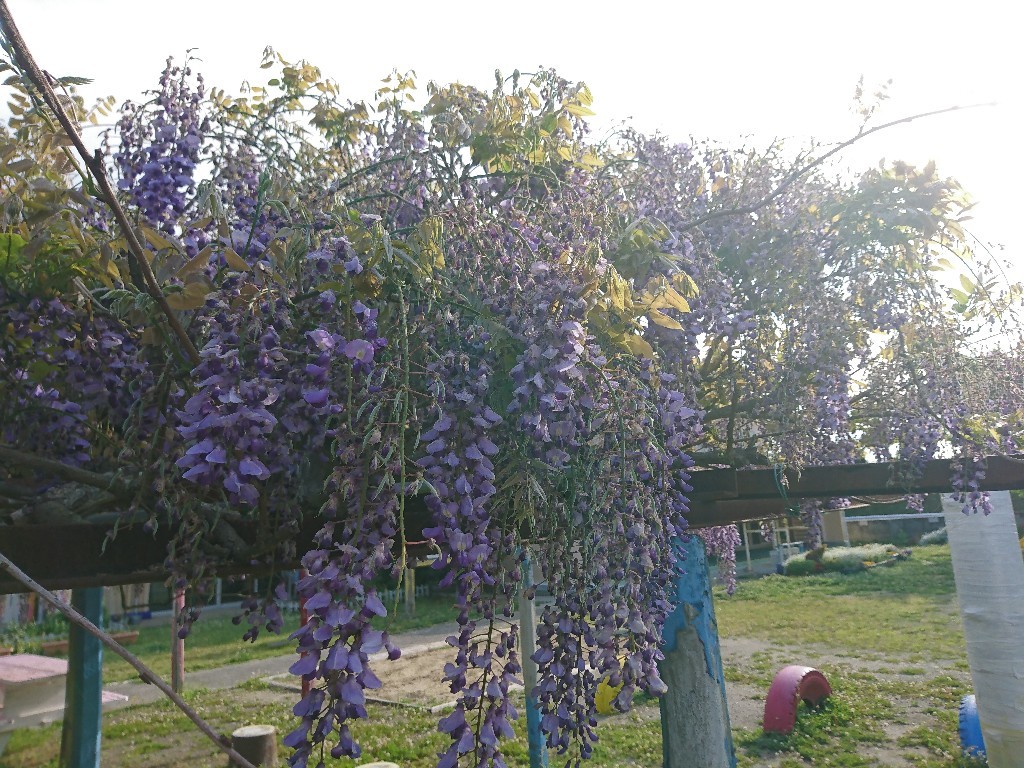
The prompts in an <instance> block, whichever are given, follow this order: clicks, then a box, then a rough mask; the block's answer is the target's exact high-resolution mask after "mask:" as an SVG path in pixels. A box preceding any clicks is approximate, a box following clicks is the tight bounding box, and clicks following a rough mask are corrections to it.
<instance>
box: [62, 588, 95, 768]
mask: <svg viewBox="0 0 1024 768" xmlns="http://www.w3.org/2000/svg"><path fill="white" fill-rule="evenodd" d="M71 604H72V606H74V608H75V609H76V610H78V611H79V612H80V613H81V614H82V615H84V616H85V617H86V618H87V619H89V621H91V622H92V623H93V624H95V625H96V626H102V622H103V588H102V587H91V588H89V589H75V590H72V592H71ZM102 688H103V644H102V643H100V641H99V640H98V639H96V638H95V637H93V636H92V635H90V634H89V633H87V632H86V631H85V630H83V629H81V628H80V627H77V626H75V625H73V624H72V625H71V635H70V638H69V639H68V677H67V683H66V685H65V694H64V726H63V731H62V733H61V740H60V768H99V765H100V715H101V707H102V695H103V693H102Z"/></svg>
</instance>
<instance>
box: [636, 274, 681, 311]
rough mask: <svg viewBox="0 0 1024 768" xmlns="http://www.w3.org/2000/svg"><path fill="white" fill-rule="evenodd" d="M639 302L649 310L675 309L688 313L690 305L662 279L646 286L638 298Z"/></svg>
mask: <svg viewBox="0 0 1024 768" xmlns="http://www.w3.org/2000/svg"><path fill="white" fill-rule="evenodd" d="M640 300H641V301H642V302H643V303H644V304H646V305H647V306H648V307H650V308H651V309H677V310H679V311H680V312H689V311H690V305H689V304H688V303H687V301H686V299H684V298H683V297H682V296H681V295H680V294H679V292H678V291H677V290H676V289H675V288H673V287H672V286H671V285H669V284H668V282H667V281H666V280H665V279H664V278H657V279H655V280H652V281H651V282H650V283H648V284H647V288H646V289H645V290H644V292H643V294H641V296H640Z"/></svg>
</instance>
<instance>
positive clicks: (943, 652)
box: [0, 546, 977, 768]
mask: <svg viewBox="0 0 1024 768" xmlns="http://www.w3.org/2000/svg"><path fill="white" fill-rule="evenodd" d="M428 606H429V607H428ZM418 609H419V610H418V614H417V617H416V619H414V620H412V622H409V623H406V622H405V621H404V620H397V621H396V622H395V625H394V626H393V627H392V628H393V629H396V630H398V631H401V629H404V628H410V627H411V626H415V625H422V624H424V623H432V622H433V621H434V620H450V618H451V612H450V610H449V606H448V605H447V601H445V600H443V599H437V598H430V599H426V600H423V601H418ZM716 611H717V613H718V618H719V624H720V631H721V635H722V637H723V639H724V640H725V641H726V642H727V644H728V639H729V638H738V639H743V640H745V641H747V642H748V644H749V641H758V643H757V645H755V647H761V648H762V650H758V651H756V652H754V653H752V654H750V655H749V656H747V657H746V658H745V659H744V660H743V661H742V662H741V663H737V662H736V661H735V659H733V660H732V661H731V662H727V665H726V678H727V680H729V681H730V682H732V683H737V684H743V685H747V686H750V687H752V688H753V689H756V690H760V691H764V692H766V691H767V686H768V684H769V683H770V681H771V679H772V676H773V675H774V672H775V671H776V670H777V669H778V668H779V667H780V666H781V665H782V664H784V663H794V662H800V661H801V660H803V659H804V658H806V657H808V656H811V657H814V656H817V657H819V658H822V659H826V660H825V661H823V662H822V663H821V664H820V666H821V668H822V670H823V671H824V672H825V673H826V675H827V676H828V678H829V680H830V681H831V683H832V686H833V689H834V693H833V696H832V697H831V698H830V699H828V700H827V701H826V703H825V705H824V706H823V707H822V708H820V709H818V710H807V709H806V707H805V706H804V705H801V713H800V716H799V718H798V720H797V728H796V730H795V731H794V733H793V734H791V735H788V736H776V735H766V734H764V733H763V732H762V731H761V729H760V728H746V729H744V728H739V727H734V731H733V735H734V739H735V744H736V752H737V757H738V760H739V766H740V768H806V767H807V766H837V767H838V768H888V767H889V766H913V767H914V768H967V767H968V766H973V765H977V763H972V762H970V761H967V760H965V759H964V758H963V757H960V756H959V755H958V754H957V753H958V749H957V735H956V707H957V704H958V702H959V699H960V697H961V696H963V695H964V694H966V693H968V692H970V683H969V680H968V678H967V676H966V674H964V671H963V670H964V669H965V668H966V665H965V663H964V652H963V634H962V630H961V629H960V624H959V617H958V615H957V612H956V610H955V592H954V586H953V577H952V568H951V564H950V560H949V550H948V548H947V547H945V546H941V547H925V548H918V549H915V550H914V554H913V557H912V558H911V559H910V560H908V561H906V562H902V563H899V564H897V565H895V566H893V567H891V568H878V569H872V570H869V571H866V572H861V573H856V574H851V575H838V574H828V575H818V576H807V577H778V576H771V577H767V578H765V579H761V580H757V581H748V582H742V583H741V584H740V588H739V591H738V592H737V594H736V595H735V596H734V597H731V598H729V597H725V596H724V595H720V594H718V595H716ZM207 619H210V621H208V622H207V623H206V625H205V629H204V627H203V622H204V621H206V619H204V620H203V621H200V623H199V624H197V625H196V630H195V635H194V637H193V638H192V639H191V641H190V642H191V644H192V647H191V648H190V650H189V651H188V658H189V659H190V664H203V665H208V666H213V665H216V664H222V663H225V662H227V661H229V660H231V659H232V658H236V657H237V654H238V653H239V650H238V648H239V643H238V642H237V636H238V629H237V628H236V627H234V626H233V625H231V624H230V621H229V619H228V618H226V617H216V618H214V617H207ZM156 631H157V633H158V635H159V636H157V635H154V636H153V637H152V639H149V638H148V637H147V635H146V634H144V635H143V636H141V637H140V642H139V644H138V645H137V646H136V647H137V649H138V650H140V651H142V652H143V655H144V656H145V657H146V658H148V659H151V660H152V661H153V662H154V666H155V667H156V668H157V669H158V670H160V669H163V668H162V667H161V666H160V665H161V663H164V664H165V663H166V662H161V659H162V658H164V657H165V655H166V648H167V643H168V642H169V640H168V638H169V629H168V628H167V627H161V628H158V629H157V630H156ZM161 643H162V644H163V645H161ZM762 643H763V645H762ZM808 644H810V646H811V647H813V648H814V649H817V650H816V651H814V652H812V651H811V650H809V649H808ZM280 652H281V648H280V647H277V648H274V647H271V646H270V645H269V644H268V643H266V641H264V640H261V641H260V642H258V643H257V644H256V645H255V646H251V648H250V650H248V651H247V653H248V654H257V655H269V654H272V653H280ZM826 652H827V654H830V655H825V654H826ZM819 654H820V655H819ZM247 658H255V656H248V657H247ZM164 668H165V667H164ZM116 676H117V675H114V677H116ZM187 696H188V699H189V700H190V702H191V703H192V704H193V706H195V707H196V708H197V709H198V710H199V711H200V713H201V714H202V715H203V716H204V717H206V718H208V719H209V720H210V721H211V722H212V723H213V724H214V726H215V727H217V728H218V729H221V730H222V731H230V730H231V729H233V728H234V727H236V726H238V725H241V724H245V723H254V722H259V723H271V724H274V725H276V726H277V727H278V729H279V731H280V733H281V734H282V735H283V734H285V733H287V732H288V731H290V730H291V729H292V728H293V727H294V718H293V717H292V715H291V713H290V707H291V704H292V703H294V698H295V697H294V694H290V693H288V692H284V691H279V690H274V689H271V688H269V687H267V686H266V685H265V684H263V683H261V682H258V681H254V682H251V683H247V684H245V685H243V686H240V687H239V688H235V689H233V690H223V691H205V690H198V691H190V692H189V693H188V694H187ZM520 697H521V694H520ZM520 704H521V698H520ZM368 709H369V713H370V721H369V722H367V723H360V724H359V725H358V726H356V735H357V738H358V739H359V741H360V743H361V744H362V745H363V748H364V755H366V757H364V758H363V759H362V760H361V761H357V764H358V762H368V761H372V760H389V761H393V762H395V763H397V764H398V765H400V766H401V767H402V768H432V766H433V765H434V763H435V761H436V754H437V752H438V751H439V750H440V749H441V748H442V747H443V746H444V745H445V743H446V741H447V738H446V737H445V736H444V735H443V734H440V733H438V731H437V717H436V716H433V715H430V714H427V713H426V712H423V711H417V710H413V709H406V708H395V707H383V706H378V705H371V706H370V707H369V708H368ZM734 725H735V723H734ZM524 728H525V723H524V722H523V721H522V720H520V721H519V722H518V723H517V724H516V733H517V739H516V740H515V741H514V742H512V743H509V744H508V746H507V751H506V755H507V758H508V764H509V765H510V766H515V768H522V767H524V766H526V765H528V759H527V754H526V742H525V736H524ZM598 732H599V734H600V742H599V744H598V745H597V747H596V749H595V754H594V759H593V760H592V761H591V762H590V765H591V766H593V767H594V768H619V767H621V766H624V767H627V768H630V767H636V768H641V767H642V768H660V766H661V725H660V721H659V711H658V706H657V703H655V702H653V701H651V700H649V699H646V698H643V697H640V698H638V700H637V702H636V704H635V706H634V710H633V712H631V713H629V714H626V715H616V716H613V717H607V718H603V720H602V723H601V726H600V727H599V729H598ZM59 734H60V729H59V726H50V727H49V728H44V729H37V730H31V731H20V732H17V733H15V735H14V736H13V737H12V739H11V742H10V744H9V745H8V748H7V752H6V754H5V755H4V756H3V757H0V768H51V767H54V766H56V765H57V751H58V745H59ZM103 744H104V747H103V748H104V761H103V762H104V765H111V766H124V768H171V767H172V766H175V767H176V766H189V768H193V767H199V768H202V767H203V766H210V767H212V766H217V767H218V768H220V767H221V766H223V765H224V764H225V763H226V760H225V759H224V758H223V757H222V756H221V755H219V754H217V753H216V752H215V751H214V750H213V748H212V746H211V745H209V744H208V743H207V742H206V741H205V739H204V738H203V737H202V736H201V735H199V734H198V732H196V731H195V729H194V728H192V727H191V725H190V724H189V723H188V722H187V720H186V719H185V717H184V716H183V715H181V714H179V713H178V711H177V710H176V709H174V708H173V706H172V705H170V704H169V703H166V702H159V703H156V704H150V705H145V706H138V707H131V708H128V709H123V710H119V711H115V712H110V713H108V714H107V715H106V716H105V717H104V729H103ZM287 751H288V750H286V749H284V748H282V749H281V765H282V766H283V765H284V764H285V758H286V755H287ZM326 764H327V765H328V766H344V765H352V763H351V762H349V761H332V760H331V759H330V758H329V757H328V758H327V761H326ZM561 764H562V763H560V762H559V761H558V760H557V758H553V760H552V765H561Z"/></svg>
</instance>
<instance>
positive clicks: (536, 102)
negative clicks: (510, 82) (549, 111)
mask: <svg viewBox="0 0 1024 768" xmlns="http://www.w3.org/2000/svg"><path fill="white" fill-rule="evenodd" d="M526 98H528V99H529V100H530V106H531V107H533V108H534V109H540V99H539V98H537V94H536V93H534V92H533V91H531V90H527V91H526Z"/></svg>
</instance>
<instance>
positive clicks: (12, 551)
mask: <svg viewBox="0 0 1024 768" xmlns="http://www.w3.org/2000/svg"><path fill="white" fill-rule="evenodd" d="M986 463H987V467H986V474H985V478H984V479H983V480H982V481H981V483H980V486H979V490H986V491H1000V490H1014V489H1022V488H1024V457H1021V456H991V457H988V458H987V459H986ZM899 470H900V467H899V465H897V464H893V463H884V464H846V465H841V466H827V467H805V468H804V469H803V470H802V471H800V472H797V471H795V470H790V469H785V470H781V469H780V471H779V473H778V474H777V473H776V471H775V470H774V469H742V470H735V469H708V470H695V471H694V472H693V473H692V479H691V481H690V484H691V485H692V486H693V492H692V493H691V494H690V496H691V502H690V513H689V515H688V519H689V522H690V526H691V527H693V528H707V527H711V526H717V525H728V524H731V523H740V522H744V521H750V520H764V519H766V518H772V517H780V516H782V515H785V514H786V513H787V512H788V511H789V510H790V509H792V508H793V507H794V506H795V503H796V501H797V500H799V499H805V498H836V497H844V496H872V495H892V494H894V493H901V492H902V493H941V492H950V491H951V490H952V488H951V479H952V476H953V464H952V462H951V461H949V460H935V461H930V462H928V464H927V465H926V466H925V468H924V471H923V472H922V474H921V476H920V477H919V478H918V479H917V480H916V481H914V482H913V483H904V482H902V481H900V480H899V479H898V478H899V477H900V473H899ZM783 478H785V484H782V482H781V481H782V479H783ZM777 480H778V481H779V482H777ZM426 515H427V513H426V509H425V507H424V505H423V504H422V503H419V504H417V503H415V502H414V501H413V502H412V503H410V505H409V507H408V508H407V512H406V520H407V525H408V530H421V529H422V528H423V527H425V526H426V525H427V517H426ZM236 527H237V528H238V533H239V534H240V535H241V537H242V538H243V539H245V540H253V538H254V536H253V533H254V530H255V529H253V530H246V528H245V527H244V526H236ZM316 528H317V524H316V523H315V522H313V523H311V525H310V526H308V527H307V528H304V529H303V530H301V531H300V532H299V533H298V534H297V535H296V539H297V540H298V541H300V542H306V541H310V540H311V539H312V537H313V533H314V532H315V530H316ZM107 532H108V528H107V526H98V525H56V526H55V525H46V526H43V525H39V526H33V525H27V526H8V527H0V552H3V553H4V554H5V555H7V556H8V557H10V558H11V560H13V561H14V562H15V563H16V564H17V565H18V566H19V567H21V568H22V569H23V570H24V571H25V572H27V573H29V574H31V575H32V576H33V577H34V578H35V579H37V580H38V581H39V582H40V583H42V584H43V585H44V586H46V587H48V588H51V589H69V588H80V587H98V586H115V585H121V584H140V583H145V582H154V581H163V580H164V579H165V578H166V577H167V572H166V571H165V570H164V567H163V562H164V558H165V557H166V553H167V544H168V542H169V540H170V539H169V532H168V531H166V530H162V531H161V532H160V533H159V534H158V535H157V536H156V537H154V536H152V535H150V534H147V533H145V532H144V531H143V530H142V528H141V527H139V526H135V527H131V528H125V529H122V530H121V531H119V532H118V534H117V536H116V537H114V538H113V539H111V540H110V541H108V542H106V547H105V548H104V541H105V539H106V538H107ZM299 550H300V551H301V550H302V547H301V546H300V547H299ZM430 551H431V550H430V549H429V547H428V546H426V545H418V546H417V547H413V551H412V553H411V554H413V555H414V556H416V555H426V554H429V552H430ZM298 567H299V563H298V562H282V561H278V562H276V563H274V564H273V566H270V565H269V564H263V563H254V562H251V561H245V560H242V561H234V562H219V563H217V564H216V575H218V576H232V575H241V574H249V575H254V576H255V575H260V574H264V573H267V572H268V571H270V570H271V568H273V569H274V570H277V571H281V570H290V569H293V568H298ZM23 589H24V588H23V587H22V586H21V585H20V584H18V583H17V582H15V581H13V580H10V579H5V578H4V577H3V576H0V594H5V593H8V592H20V591H22V590H23Z"/></svg>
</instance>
